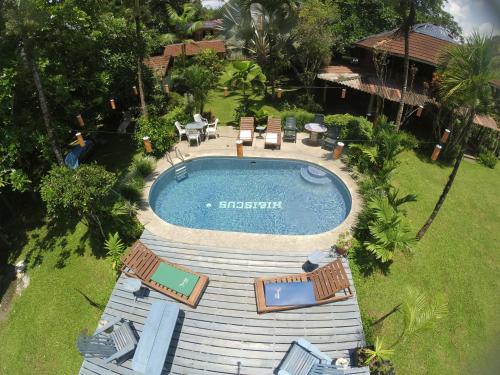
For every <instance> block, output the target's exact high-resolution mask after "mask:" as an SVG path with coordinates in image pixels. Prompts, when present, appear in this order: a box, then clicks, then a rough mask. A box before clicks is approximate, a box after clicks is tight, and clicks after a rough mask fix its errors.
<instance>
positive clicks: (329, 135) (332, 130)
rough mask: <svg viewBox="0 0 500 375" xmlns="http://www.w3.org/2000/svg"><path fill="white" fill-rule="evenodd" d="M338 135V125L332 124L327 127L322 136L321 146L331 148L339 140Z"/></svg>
mask: <svg viewBox="0 0 500 375" xmlns="http://www.w3.org/2000/svg"><path fill="white" fill-rule="evenodd" d="M339 135H340V126H337V125H334V126H332V127H329V128H328V130H327V132H326V135H325V137H324V138H323V144H322V146H323V148H326V149H328V150H333V149H334V147H335V146H336V145H337V142H338V140H339Z"/></svg>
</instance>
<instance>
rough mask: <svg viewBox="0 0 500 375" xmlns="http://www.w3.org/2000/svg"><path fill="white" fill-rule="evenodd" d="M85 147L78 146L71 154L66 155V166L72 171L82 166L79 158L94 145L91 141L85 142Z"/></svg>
mask: <svg viewBox="0 0 500 375" xmlns="http://www.w3.org/2000/svg"><path fill="white" fill-rule="evenodd" d="M84 142H85V147H81V146H80V145H76V146H75V147H74V148H73V150H71V152H70V153H69V154H68V155H66V158H65V159H64V164H66V165H67V166H68V167H70V168H71V169H76V168H78V166H79V165H80V162H79V160H78V159H79V158H80V155H81V154H82V153H84V152H86V151H87V150H88V149H89V148H90V147H92V144H91V142H90V141H88V140H85V141H84Z"/></svg>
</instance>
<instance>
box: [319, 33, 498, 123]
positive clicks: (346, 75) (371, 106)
mask: <svg viewBox="0 0 500 375" xmlns="http://www.w3.org/2000/svg"><path fill="white" fill-rule="evenodd" d="M456 43H457V42H456V41H455V40H454V39H453V38H452V37H451V36H450V35H449V33H448V32H447V31H446V30H445V29H444V28H443V27H440V26H436V25H432V24H419V25H415V26H414V27H413V28H412V30H411V32H410V38H409V45H410V49H409V57H410V63H411V65H412V66H413V68H414V69H413V72H414V75H413V76H412V74H411V72H410V77H409V80H408V89H407V91H406V95H405V97H404V102H405V104H406V105H407V106H408V107H413V108H415V109H416V108H418V107H426V106H427V107H428V108H429V109H430V108H432V107H434V106H435V105H436V101H435V99H434V97H433V96H434V95H433V93H432V81H433V77H434V73H435V71H436V66H437V65H438V63H439V59H440V55H441V53H442V52H443V51H444V50H445V49H446V48H449V47H450V46H453V45H454V44H456ZM352 47H353V48H352V52H351V56H350V59H349V61H348V62H346V61H345V60H344V61H335V63H334V65H330V66H327V67H325V68H324V69H323V70H322V71H321V73H320V74H318V79H320V80H322V81H326V82H331V83H330V85H331V84H332V83H333V84H336V85H337V86H339V87H340V88H342V87H343V88H345V90H347V92H346V96H350V97H354V98H355V100H356V101H357V102H360V103H366V104H365V105H366V106H367V109H366V114H367V115H371V114H372V113H373V112H374V111H375V98H377V97H379V98H383V99H384V100H385V101H386V105H385V107H386V109H387V110H389V111H391V112H394V111H395V110H396V108H397V106H398V104H399V101H400V100H401V86H402V81H403V60H404V37H403V36H402V35H401V34H399V33H397V32H396V30H392V31H386V32H383V33H380V34H376V35H371V36H368V37H366V38H363V39H361V40H359V41H357V42H356V43H354V45H353V46H352ZM375 53H381V54H386V58H387V66H386V73H385V74H384V76H383V77H379V76H378V75H377V70H376V68H375V65H374V54H375ZM499 83H500V82H497V81H492V82H491V84H492V86H493V87H497V88H498V86H497V85H498V84H499ZM349 92H351V94H349ZM325 96H326V94H325ZM409 110H410V111H411V108H409ZM419 113H421V111H419ZM474 122H475V123H476V124H477V125H479V126H483V127H486V128H490V129H494V130H500V129H499V128H498V126H497V123H496V122H495V120H494V119H493V118H491V117H488V116H476V119H475V121H474Z"/></svg>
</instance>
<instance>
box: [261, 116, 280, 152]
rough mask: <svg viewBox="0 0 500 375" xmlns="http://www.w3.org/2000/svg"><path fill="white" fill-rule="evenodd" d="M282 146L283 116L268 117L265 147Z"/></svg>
mask: <svg viewBox="0 0 500 375" xmlns="http://www.w3.org/2000/svg"><path fill="white" fill-rule="evenodd" d="M266 146H273V147H274V148H279V149H280V148H281V118H279V117H268V118H267V130H266V136H265V143H264V147H266Z"/></svg>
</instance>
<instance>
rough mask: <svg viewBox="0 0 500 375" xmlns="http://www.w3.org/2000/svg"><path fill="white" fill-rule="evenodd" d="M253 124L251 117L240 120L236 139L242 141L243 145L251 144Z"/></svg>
mask: <svg viewBox="0 0 500 375" xmlns="http://www.w3.org/2000/svg"><path fill="white" fill-rule="evenodd" d="M254 122H255V120H254V118H253V117H242V118H240V133H239V135H238V139H240V140H242V141H243V143H250V145H252V144H253V132H254Z"/></svg>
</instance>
